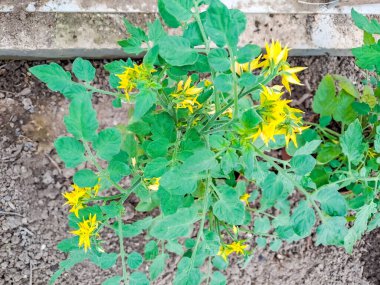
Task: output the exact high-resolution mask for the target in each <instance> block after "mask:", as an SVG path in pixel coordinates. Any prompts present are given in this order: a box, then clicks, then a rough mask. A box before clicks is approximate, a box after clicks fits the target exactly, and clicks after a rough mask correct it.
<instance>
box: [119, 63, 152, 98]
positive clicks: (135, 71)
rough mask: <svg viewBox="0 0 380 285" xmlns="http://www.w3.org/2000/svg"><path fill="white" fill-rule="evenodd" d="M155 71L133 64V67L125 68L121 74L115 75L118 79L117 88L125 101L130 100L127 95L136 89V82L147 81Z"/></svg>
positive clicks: (142, 65)
mask: <svg viewBox="0 0 380 285" xmlns="http://www.w3.org/2000/svg"><path fill="white" fill-rule="evenodd" d="M155 71H156V70H155V69H150V68H148V67H147V66H145V65H144V64H133V67H126V68H125V70H124V72H123V73H121V74H116V76H117V77H118V78H119V79H120V82H119V86H118V88H119V89H122V90H124V93H125V97H126V99H127V101H129V99H130V97H129V93H130V92H131V91H132V90H133V89H135V88H136V87H137V84H138V82H144V81H146V82H147V81H149V79H150V76H151V74H152V73H153V72H155Z"/></svg>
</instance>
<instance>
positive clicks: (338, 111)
mask: <svg viewBox="0 0 380 285" xmlns="http://www.w3.org/2000/svg"><path fill="white" fill-rule="evenodd" d="M336 100H337V102H336V103H337V106H336V108H335V110H334V114H333V118H334V120H335V121H337V122H342V123H344V124H350V123H352V122H353V121H354V120H355V119H356V118H357V113H356V112H355V110H354V108H353V107H352V104H353V103H354V101H355V98H354V97H352V96H351V95H349V94H347V93H346V92H345V91H344V90H341V91H340V92H339V94H338V97H336Z"/></svg>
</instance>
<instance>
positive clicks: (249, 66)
mask: <svg viewBox="0 0 380 285" xmlns="http://www.w3.org/2000/svg"><path fill="white" fill-rule="evenodd" d="M261 57H262V55H259V56H258V57H256V58H255V59H254V60H252V61H251V62H247V63H243V64H240V63H238V62H237V61H235V72H236V74H238V75H239V76H241V75H242V73H244V72H252V71H253V70H255V69H258V68H260V67H263V64H262V63H260V60H261Z"/></svg>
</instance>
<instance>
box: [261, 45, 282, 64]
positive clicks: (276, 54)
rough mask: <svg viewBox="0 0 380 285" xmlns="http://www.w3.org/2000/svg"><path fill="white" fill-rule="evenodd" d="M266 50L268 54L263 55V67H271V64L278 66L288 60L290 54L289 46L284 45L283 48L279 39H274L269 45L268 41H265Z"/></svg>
mask: <svg viewBox="0 0 380 285" xmlns="http://www.w3.org/2000/svg"><path fill="white" fill-rule="evenodd" d="M265 50H266V54H265V55H264V56H263V59H264V60H263V62H262V63H261V65H262V66H263V67H269V66H271V64H273V65H275V66H277V65H279V64H280V63H282V62H286V60H287V59H288V55H289V48H288V47H286V46H285V47H284V48H282V45H281V43H280V42H279V41H273V40H272V43H271V44H270V45H269V44H268V43H265Z"/></svg>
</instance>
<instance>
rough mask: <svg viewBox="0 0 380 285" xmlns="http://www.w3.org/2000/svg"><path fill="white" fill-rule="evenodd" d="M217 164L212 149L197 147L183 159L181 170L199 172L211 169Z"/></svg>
mask: <svg viewBox="0 0 380 285" xmlns="http://www.w3.org/2000/svg"><path fill="white" fill-rule="evenodd" d="M217 165H218V162H217V160H216V159H215V154H214V153H213V152H212V151H210V150H207V149H199V150H196V151H195V152H194V154H193V155H191V156H190V157H188V158H187V159H186V160H185V161H184V163H183V165H182V167H181V170H182V171H184V172H188V173H193V172H197V173H200V172H202V171H207V170H211V169H213V168H215V167H217Z"/></svg>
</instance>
